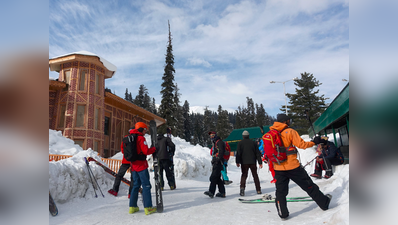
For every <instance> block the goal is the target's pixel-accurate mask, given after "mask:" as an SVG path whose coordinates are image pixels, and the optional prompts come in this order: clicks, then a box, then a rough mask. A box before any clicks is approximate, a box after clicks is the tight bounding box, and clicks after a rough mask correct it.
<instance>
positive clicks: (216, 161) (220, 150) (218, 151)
mask: <svg viewBox="0 0 398 225" xmlns="http://www.w3.org/2000/svg"><path fill="white" fill-rule="evenodd" d="M208 134H209V136H210V139H211V141H212V142H213V149H214V151H213V155H212V160H211V164H212V165H213V168H212V171H211V175H210V186H209V190H208V191H205V192H204V194H205V195H208V196H209V197H210V198H213V197H214V192H215V191H216V185H217V186H218V191H219V192H218V193H217V194H216V197H221V198H225V196H226V195H225V194H226V193H225V186H224V181H223V180H222V179H221V170H223V163H224V152H225V143H224V142H223V141H222V140H221V138H220V137H218V136H217V134H216V132H214V131H210V132H209V133H208ZM217 141H218V142H217ZM216 143H217V144H216Z"/></svg>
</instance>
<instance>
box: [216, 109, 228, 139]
mask: <svg viewBox="0 0 398 225" xmlns="http://www.w3.org/2000/svg"><path fill="white" fill-rule="evenodd" d="M217 112H218V119H217V126H216V130H217V135H218V136H219V137H220V138H221V139H225V138H227V137H228V136H229V134H230V133H231V131H232V126H231V124H230V123H229V119H228V111H227V110H223V109H222V107H221V105H219V106H218V110H217Z"/></svg>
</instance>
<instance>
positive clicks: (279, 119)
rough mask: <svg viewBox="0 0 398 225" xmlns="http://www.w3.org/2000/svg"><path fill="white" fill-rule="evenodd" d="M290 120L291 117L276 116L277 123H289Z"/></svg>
mask: <svg viewBox="0 0 398 225" xmlns="http://www.w3.org/2000/svg"><path fill="white" fill-rule="evenodd" d="M288 120H290V117H289V116H287V115H286V114H284V113H280V114H278V115H276V121H278V122H280V123H282V122H285V121H288Z"/></svg>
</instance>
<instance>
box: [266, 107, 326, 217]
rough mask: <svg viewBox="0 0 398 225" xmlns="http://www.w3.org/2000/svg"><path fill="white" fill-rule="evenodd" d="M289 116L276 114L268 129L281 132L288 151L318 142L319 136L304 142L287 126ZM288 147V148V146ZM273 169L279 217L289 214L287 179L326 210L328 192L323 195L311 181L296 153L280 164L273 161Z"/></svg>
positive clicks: (308, 146) (304, 147)
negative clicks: (274, 120) (275, 119)
mask: <svg viewBox="0 0 398 225" xmlns="http://www.w3.org/2000/svg"><path fill="white" fill-rule="evenodd" d="M289 125H290V117H289V116H287V115H285V114H278V115H277V122H274V124H273V125H272V126H271V127H270V130H271V129H273V130H278V131H279V132H281V137H282V141H283V144H284V146H285V147H286V148H287V150H289V151H294V150H297V149H296V147H298V148H301V149H306V148H310V147H312V146H314V145H315V144H319V143H320V141H321V140H320V137H317V138H314V140H313V141H310V142H305V141H304V140H303V139H302V138H301V137H300V136H299V134H298V133H297V131H295V130H294V129H292V128H289ZM288 147H289V148H288ZM273 166H274V170H275V179H276V183H275V187H276V191H275V195H276V199H275V204H276V209H277V211H278V215H279V217H281V218H282V219H285V218H287V217H288V216H289V210H288V209H287V202H286V196H287V194H288V192H289V181H290V180H292V181H293V182H295V183H296V184H297V185H298V186H299V187H300V188H301V189H303V190H304V191H305V192H307V194H308V195H309V196H310V197H311V198H312V199H313V200H314V201H315V202H316V204H317V205H318V206H319V207H320V208H321V209H322V210H328V209H329V204H330V201H331V199H332V196H331V195H330V194H327V195H324V194H323V193H322V192H321V191H320V190H319V187H318V186H317V185H316V184H315V183H314V182H313V181H312V179H311V178H310V177H309V176H308V174H307V172H306V171H305V170H304V168H303V167H302V165H301V164H300V162H299V160H298V159H297V153H296V154H290V155H288V156H287V160H286V161H285V162H282V163H280V164H278V163H273Z"/></svg>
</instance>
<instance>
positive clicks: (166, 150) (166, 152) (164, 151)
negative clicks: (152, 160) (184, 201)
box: [155, 133, 176, 190]
mask: <svg viewBox="0 0 398 225" xmlns="http://www.w3.org/2000/svg"><path fill="white" fill-rule="evenodd" d="M157 138H158V141H157V143H156V146H155V147H156V154H157V156H158V159H159V179H160V186H161V189H162V190H163V188H164V179H163V170H164V171H166V177H167V181H168V184H169V186H170V190H174V189H175V188H176V186H175V180H174V176H173V173H172V171H171V168H172V161H171V157H173V156H174V153H175V148H176V146H175V145H174V143H173V142H172V141H171V139H170V138H169V137H165V136H164V134H162V133H159V134H158V137H157Z"/></svg>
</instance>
